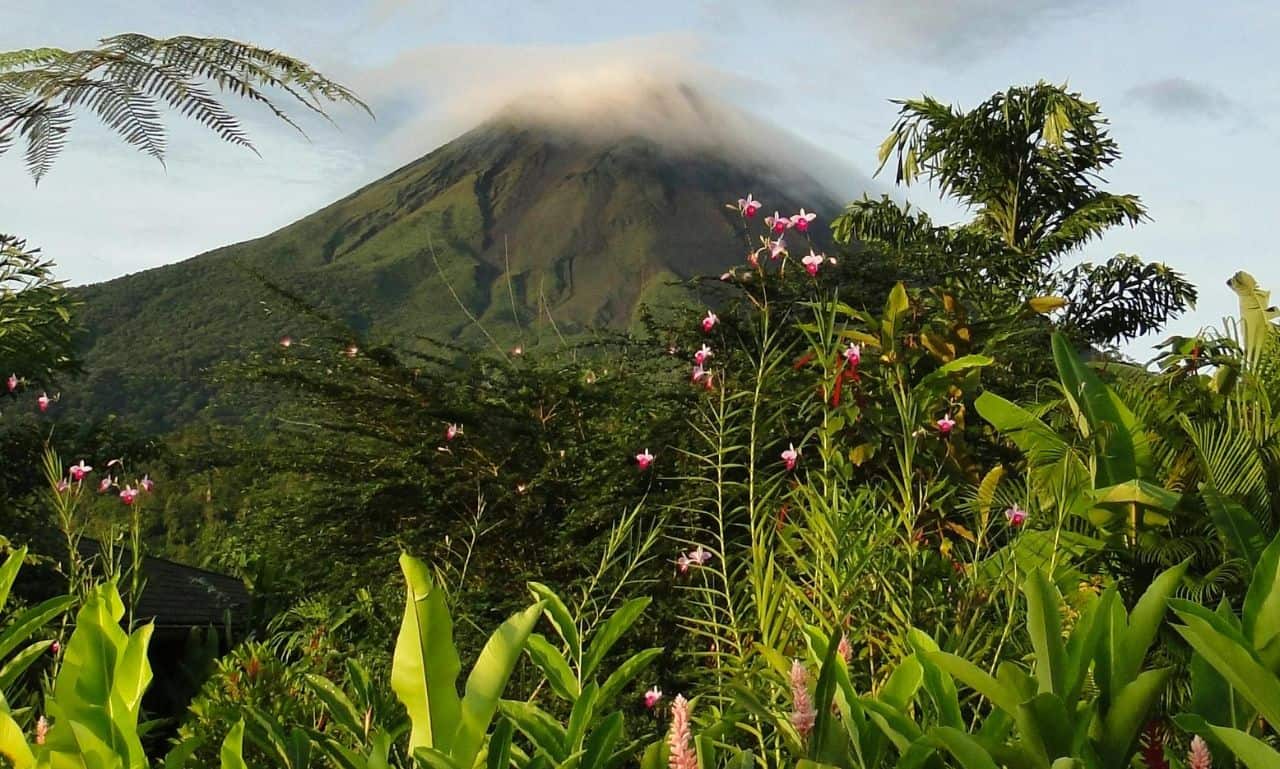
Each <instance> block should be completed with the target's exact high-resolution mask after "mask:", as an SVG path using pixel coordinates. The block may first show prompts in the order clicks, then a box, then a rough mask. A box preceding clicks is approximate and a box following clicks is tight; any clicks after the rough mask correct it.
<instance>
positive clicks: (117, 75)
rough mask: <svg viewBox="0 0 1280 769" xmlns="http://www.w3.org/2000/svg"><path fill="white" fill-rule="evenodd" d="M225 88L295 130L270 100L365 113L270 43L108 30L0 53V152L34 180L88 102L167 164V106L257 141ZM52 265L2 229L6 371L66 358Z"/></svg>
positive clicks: (61, 302) (347, 94)
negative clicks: (14, 153)
mask: <svg viewBox="0 0 1280 769" xmlns="http://www.w3.org/2000/svg"><path fill="white" fill-rule="evenodd" d="M227 94H229V95H231V96H234V97H238V98H240V99H244V100H247V101H250V102H256V103H258V104H261V105H263V106H265V107H267V108H268V109H269V110H270V111H271V112H272V113H273V114H275V116H276V117H278V118H279V119H281V120H283V121H284V122H286V123H288V124H289V125H291V126H293V127H294V128H296V129H298V131H299V132H301V130H302V129H301V128H300V127H299V126H298V124H297V123H296V122H294V120H293V118H291V117H290V116H289V114H288V113H287V112H285V110H284V109H283V108H282V107H281V106H280V105H279V104H277V101H276V100H277V99H281V98H283V100H285V101H286V102H287V103H291V104H294V105H300V106H301V107H302V108H303V109H305V110H307V111H310V112H312V113H315V114H317V115H320V116H321V117H324V118H325V119H328V117H329V116H328V113H327V112H326V110H325V108H326V106H327V105H329V104H350V105H354V106H356V107H359V108H361V109H363V110H365V111H366V112H368V107H367V106H366V105H365V104H364V103H363V102H362V101H360V99H359V98H357V97H356V96H355V95H354V94H353V93H352V92H351V91H350V90H348V89H347V88H345V87H343V86H342V85H339V84H338V83H336V82H334V81H332V80H330V79H329V78H327V77H325V76H324V75H321V74H320V73H319V72H316V71H315V70H314V69H312V68H311V67H310V66H309V65H307V64H306V63H304V62H301V61H299V60H297V59H294V58H292V57H289V56H286V55H284V54H282V53H278V52H276V51H272V50H268V49H265V48H259V47H256V46H253V45H249V44H246V43H240V42H236V41H234V40H222V39H218V38H202V37H190V36H182V37H171V38H165V39H157V38H152V37H147V36H146V35H138V34H125V35H116V36H115V37H109V38H106V39H104V40H102V41H101V44H100V45H99V46H98V47H97V48H93V49H88V50H82V51H65V50H62V49H60V48H28V49H23V50H18V51H8V52H3V51H0V155H3V154H4V153H5V152H7V151H8V150H9V149H11V148H13V147H15V146H25V162H26V167H27V170H28V171H29V172H30V173H31V176H32V178H33V179H34V180H35V182H36V183H37V184H39V182H40V180H41V179H43V178H44V176H45V175H46V174H48V173H49V170H50V168H51V167H52V165H53V163H54V161H55V160H56V159H57V157H58V154H59V153H60V152H61V150H62V148H63V147H64V146H65V144H66V141H67V137H68V135H69V133H70V131H71V127H72V125H73V123H74V121H75V118H76V115H77V112H78V111H87V112H90V113H92V114H94V115H95V116H96V117H97V118H98V120H100V121H101V122H102V123H103V124H104V125H106V126H107V127H108V128H110V129H112V130H114V131H115V132H116V133H117V134H119V136H120V138H121V139H122V140H123V141H124V142H125V143H126V144H128V145H130V146H133V147H136V148H137V149H139V150H140V151H142V152H145V153H147V154H148V155H151V156H152V157H154V158H156V159H157V160H159V161H160V162H161V163H163V162H164V155H165V146H166V144H165V139H166V136H165V130H164V126H163V124H162V123H161V113H162V112H163V111H164V110H166V109H167V110H169V111H172V112H176V113H178V114H180V115H182V116H184V117H187V118H190V119H191V120H194V121H195V122H197V123H199V124H200V125H203V126H205V127H206V128H208V129H209V130H210V131H212V132H213V133H214V135H216V136H217V137H218V138H219V139H221V140H223V141H225V142H228V143H231V144H236V145H239V146H242V147H245V148H247V149H249V150H254V148H253V143H252V142H251V140H250V139H249V137H248V135H247V134H246V133H245V130H244V128H243V127H242V126H241V124H240V122H239V120H237V119H236V117H235V115H233V114H232V113H231V112H230V111H229V110H228V109H227V107H226V106H225V105H224V104H223V103H222V101H220V97H221V96H222V95H227ZM254 151H255V152H256V150H254ZM50 268H51V265H50V263H49V262H48V261H46V260H43V259H42V258H41V257H40V256H39V252H38V251H37V250H34V249H31V248H28V247H27V245H26V243H25V241H22V240H21V239H19V238H17V237H14V236H11V235H4V234H0V321H2V322H3V323H2V326H0V327H2V328H3V329H4V330H3V332H0V365H3V366H4V367H5V369H4V370H5V371H6V372H7V371H8V370H9V369H10V368H19V369H22V371H23V373H24V374H25V375H26V376H28V377H31V378H34V379H45V378H48V377H49V376H51V375H52V374H54V373H55V372H57V371H66V370H68V369H70V368H72V367H73V355H72V353H73V346H72V342H71V337H72V333H71V332H72V322H71V313H70V310H71V309H72V307H73V306H74V303H73V302H72V301H71V299H70V297H69V296H68V295H67V293H66V291H65V289H64V288H63V286H62V284H61V283H60V282H58V281H56V280H54V279H53V278H52V276H51V272H50Z"/></svg>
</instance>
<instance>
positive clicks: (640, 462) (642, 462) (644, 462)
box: [636, 449, 654, 470]
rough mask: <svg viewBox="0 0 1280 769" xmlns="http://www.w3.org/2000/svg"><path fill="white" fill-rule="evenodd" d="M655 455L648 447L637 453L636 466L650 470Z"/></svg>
mask: <svg viewBox="0 0 1280 769" xmlns="http://www.w3.org/2000/svg"><path fill="white" fill-rule="evenodd" d="M653 460H654V456H653V455H652V454H650V453H649V450H648V449H645V450H644V451H642V452H640V453H639V454H636V467H639V468H640V469H641V470H648V469H649V465H652V464H653Z"/></svg>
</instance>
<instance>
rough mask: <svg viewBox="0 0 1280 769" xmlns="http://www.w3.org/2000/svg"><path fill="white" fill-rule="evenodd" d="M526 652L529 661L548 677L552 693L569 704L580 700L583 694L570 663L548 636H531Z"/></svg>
mask: <svg viewBox="0 0 1280 769" xmlns="http://www.w3.org/2000/svg"><path fill="white" fill-rule="evenodd" d="M524 650H525V652H526V653H528V655H529V659H531V660H533V664H535V665H537V666H538V669H539V670H541V671H542V674H543V675H544V676H546V678H547V683H548V684H550V685H551V689H552V691H554V692H555V693H556V694H558V695H560V697H561V698H563V699H566V700H568V701H569V702H574V701H576V700H577V699H578V695H579V694H580V693H581V690H580V689H579V688H578V679H577V678H575V677H574V675H573V671H572V670H571V669H570V668H569V663H568V661H566V660H565V658H564V656H563V655H562V654H560V650H559V649H557V648H555V647H554V646H552V645H551V643H550V642H549V641H547V639H546V636H543V635H542V634H540V633H533V634H531V635H530V636H529V641H528V643H527V644H526V645H525V648H524Z"/></svg>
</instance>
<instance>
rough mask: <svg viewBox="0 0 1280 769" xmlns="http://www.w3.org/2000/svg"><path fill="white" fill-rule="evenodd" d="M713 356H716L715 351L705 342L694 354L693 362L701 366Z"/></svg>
mask: <svg viewBox="0 0 1280 769" xmlns="http://www.w3.org/2000/svg"><path fill="white" fill-rule="evenodd" d="M713 357H715V353H713V352H712V351H711V348H710V347H708V346H706V345H705V344H704V345H702V347H701V348H699V349H698V351H697V352H695V353H694V354H693V362H694V363H696V364H698V365H699V366H705V365H706V364H707V361H708V360H709V359H711V358H713Z"/></svg>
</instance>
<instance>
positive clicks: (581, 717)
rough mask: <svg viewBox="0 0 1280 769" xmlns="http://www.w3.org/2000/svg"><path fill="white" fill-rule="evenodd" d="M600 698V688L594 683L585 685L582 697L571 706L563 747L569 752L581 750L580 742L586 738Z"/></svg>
mask: <svg viewBox="0 0 1280 769" xmlns="http://www.w3.org/2000/svg"><path fill="white" fill-rule="evenodd" d="M599 697H600V688H599V687H597V686H596V685H595V683H594V682H592V683H589V684H587V686H586V688H584V689H583V690H582V696H581V697H579V698H578V701H577V702H575V703H574V704H573V710H572V711H570V713H569V728H567V729H566V730H565V739H564V741H565V747H567V748H568V749H569V750H570V751H571V752H575V751H578V750H581V749H582V741H583V739H584V738H585V737H586V734H587V727H588V726H589V725H590V724H591V722H592V721H593V720H594V719H595V714H596V702H597V701H598V700H599Z"/></svg>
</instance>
